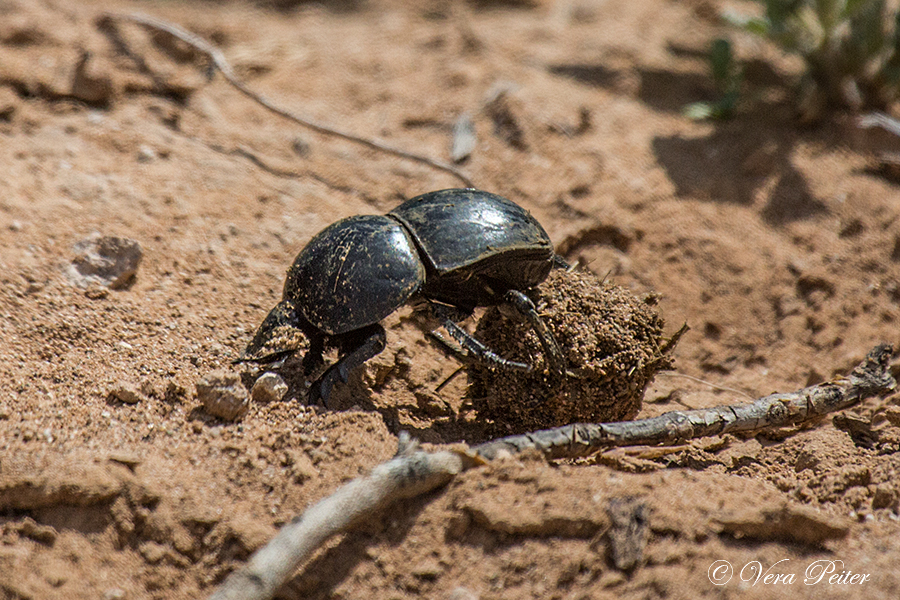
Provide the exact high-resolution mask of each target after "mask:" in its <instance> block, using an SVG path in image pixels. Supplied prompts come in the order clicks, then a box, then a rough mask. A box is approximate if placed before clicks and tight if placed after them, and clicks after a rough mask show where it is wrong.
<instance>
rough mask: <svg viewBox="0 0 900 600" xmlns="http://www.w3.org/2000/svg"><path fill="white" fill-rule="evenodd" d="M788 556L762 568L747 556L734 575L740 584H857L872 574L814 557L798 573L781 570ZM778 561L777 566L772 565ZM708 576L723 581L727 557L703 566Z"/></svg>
mask: <svg viewBox="0 0 900 600" xmlns="http://www.w3.org/2000/svg"><path fill="white" fill-rule="evenodd" d="M789 561H790V559H787V558H783V559H781V560H779V561H778V562H776V563H774V564H773V565H771V566H770V567H769V568H768V569H765V570H763V565H762V563H761V562H760V561H758V560H751V561H750V562H748V563H746V564H745V565H744V566H743V567H741V570H740V571H738V578H739V579H740V581H741V582H743V583H744V584H750V585H752V586H755V585H792V584H794V583H798V582H802V583H803V584H805V585H817V584H822V585H861V584H863V583H865V582H866V581H869V580H870V579H871V578H872V575H871V574H869V573H855V572H853V571H852V570H851V569H848V568H846V566H845V565H844V561H842V560H837V559H834V560H832V559H827V558H823V559H818V560H814V561H812V562H810V563H809V564H807V565H806V568H805V569H804V571H803V575H802V577H801V576H800V575H797V574H796V573H789V572H785V567H787V564H785V563H788V562H789ZM779 565H782V566H781V567H780V568H779V569H776V567H778V566H779ZM707 575H708V576H709V580H710V581H711V582H712V583H713V584H714V585H725V584H727V583H728V582H729V581H731V579H732V577H733V576H734V567H733V566H732V565H731V563H730V562H728V561H727V560H717V561H715V562H714V563H712V564H711V565H710V566H709V569H708V570H707Z"/></svg>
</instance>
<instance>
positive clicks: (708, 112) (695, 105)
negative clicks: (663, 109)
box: [682, 102, 714, 121]
mask: <svg viewBox="0 0 900 600" xmlns="http://www.w3.org/2000/svg"><path fill="white" fill-rule="evenodd" d="M682 112H683V113H684V116H686V117H687V118H688V119H691V120H692V121H703V120H705V119H709V118H710V117H712V116H713V112H714V111H713V105H712V103H710V102H691V103H690V104H688V105H687V106H685V107H684V109H683V110H682Z"/></svg>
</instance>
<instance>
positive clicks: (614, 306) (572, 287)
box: [468, 270, 672, 433]
mask: <svg viewBox="0 0 900 600" xmlns="http://www.w3.org/2000/svg"><path fill="white" fill-rule="evenodd" d="M535 300H536V305H537V309H538V313H540V314H541V315H542V317H543V318H544V320H545V322H546V323H547V326H548V327H549V329H550V331H552V332H553V334H554V336H555V337H556V340H557V342H558V343H559V345H560V347H561V348H562V350H563V354H564V355H565V357H566V360H567V362H568V368H569V370H570V372H571V373H572V374H571V375H570V376H568V377H567V378H566V379H565V380H564V381H561V380H560V378H559V377H558V376H556V375H555V374H551V373H550V372H549V371H548V370H547V362H546V359H545V357H544V354H543V351H542V349H541V345H540V342H539V341H538V339H537V336H536V335H535V334H534V332H533V331H531V330H530V328H528V326H527V325H525V324H523V323H520V322H517V321H514V320H512V319H510V318H508V317H505V316H504V315H503V314H501V312H500V311H499V310H498V309H496V308H492V309H490V310H488V311H487V312H486V313H485V314H484V316H483V317H482V318H481V320H480V321H479V322H478V327H477V329H476V332H475V337H477V338H478V339H479V340H481V341H482V342H484V343H485V344H486V345H487V346H488V347H490V348H492V349H494V351H495V352H498V353H499V354H500V355H501V356H503V357H505V358H508V359H511V360H516V361H521V362H525V363H527V364H531V365H533V366H534V370H533V371H532V372H531V373H522V372H519V371H513V370H508V369H494V368H487V367H485V366H483V365H481V364H477V363H476V364H473V365H472V366H470V367H469V371H468V373H469V381H470V394H471V396H472V401H473V404H474V406H475V409H476V411H477V412H478V415H479V416H480V417H484V418H486V419H490V420H492V421H493V422H494V423H495V425H496V429H497V430H498V433H501V432H502V433H507V432H509V433H521V432H525V431H533V430H536V429H544V428H549V427H557V426H560V425H567V424H569V423H575V422H595V423H600V422H607V421H621V420H628V419H632V418H634V416H635V415H636V414H637V413H638V411H639V410H640V409H641V403H642V400H643V395H644V390H645V389H646V387H647V385H648V384H649V383H650V382H651V381H652V380H653V377H654V375H655V374H656V372H657V371H660V370H663V369H669V368H671V366H672V359H671V357H670V356H668V354H664V353H663V351H662V347H663V343H664V342H663V339H662V333H663V320H662V318H661V317H660V316H659V313H658V312H657V310H656V308H655V298H653V297H648V298H646V299H644V300H641V299H639V298H636V297H635V296H634V295H632V294H631V293H629V292H628V291H627V290H625V289H624V288H621V287H618V286H614V285H610V284H606V283H604V282H602V281H601V280H600V279H599V278H598V277H596V276H594V275H592V274H589V273H581V272H577V271H564V270H557V271H554V272H553V273H551V274H550V277H548V278H547V280H546V281H545V282H544V283H543V284H542V285H541V286H540V287H539V288H538V290H537V295H536V297H535Z"/></svg>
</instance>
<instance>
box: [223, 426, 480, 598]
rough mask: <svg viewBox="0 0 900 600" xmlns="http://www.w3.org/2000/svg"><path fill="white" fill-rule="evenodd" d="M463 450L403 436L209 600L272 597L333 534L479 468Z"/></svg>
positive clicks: (295, 521) (286, 530)
mask: <svg viewBox="0 0 900 600" xmlns="http://www.w3.org/2000/svg"><path fill="white" fill-rule="evenodd" d="M479 462H483V461H479V460H478V459H477V458H475V457H473V456H469V455H467V454H464V453H461V452H451V451H446V450H443V451H439V452H433V453H429V452H424V451H422V450H420V449H419V448H418V445H417V444H416V443H415V442H410V440H409V436H408V435H401V437H400V448H399V450H398V452H397V455H396V456H395V457H394V458H393V459H391V460H389V461H388V462H386V463H382V464H380V465H378V466H377V467H375V468H374V469H373V470H372V472H371V473H370V474H368V475H366V476H365V477H360V478H359V479H354V480H353V481H351V482H350V483H348V484H346V485H344V486H343V487H341V488H339V489H338V490H337V491H336V492H335V493H334V494H332V495H331V496H329V497H327V498H325V499H323V500H320V501H319V502H318V503H316V504H314V505H313V506H311V507H310V508H308V509H307V510H306V512H305V513H303V514H302V515H300V516H299V517H296V518H295V519H293V520H292V521H291V522H290V523H288V524H287V525H285V526H284V527H282V528H281V531H279V532H278V534H277V535H276V536H275V537H274V538H273V539H272V541H270V542H269V543H268V544H266V545H265V546H264V547H263V548H261V549H260V550H258V551H257V552H256V553H255V554H254V555H253V556H251V557H250V561H249V562H248V563H247V564H246V565H244V567H243V568H241V569H240V570H238V571H235V572H234V573H232V574H231V575H229V577H228V579H226V580H225V582H224V583H223V584H222V585H221V586H220V587H219V589H218V590H216V592H215V593H214V594H213V595H212V596H211V597H210V600H238V599H240V600H257V599H259V600H261V599H263V598H271V597H272V596H274V595H275V592H276V591H278V588H279V587H280V586H281V585H282V584H283V583H284V582H285V581H287V580H288V578H290V576H291V575H292V574H293V572H294V571H295V570H296V568H297V566H298V565H299V564H300V563H301V562H303V560H304V559H306V558H307V557H308V556H309V555H310V554H312V553H313V552H314V551H315V550H317V549H318V548H319V546H321V545H322V544H323V543H324V542H325V540H327V539H328V538H330V537H331V536H333V535H335V534H338V533H343V532H344V531H346V530H347V529H349V528H350V527H352V526H353V525H354V524H355V523H358V522H359V521H361V520H363V519H364V518H366V517H370V516H371V515H372V514H373V513H375V512H377V511H379V510H381V509H382V508H384V507H386V506H388V505H389V504H391V503H393V502H396V501H397V500H401V499H403V498H413V497H415V496H419V495H421V494H424V493H426V492H429V491H431V490H433V489H435V488H438V487H440V486H442V485H444V484H446V483H447V482H449V481H450V480H451V479H453V477H454V476H455V475H456V474H457V473H459V472H461V471H462V470H463V469H466V468H469V467H471V466H474V465H475V464H478V463H479Z"/></svg>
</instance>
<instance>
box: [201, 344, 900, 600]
mask: <svg viewBox="0 0 900 600" xmlns="http://www.w3.org/2000/svg"><path fill="white" fill-rule="evenodd" d="M892 354H893V349H892V348H891V346H889V345H887V344H882V345H880V346H876V347H875V348H873V349H872V350H871V351H870V352H869V354H868V355H867V356H866V358H865V360H864V361H863V362H862V363H860V364H859V365H858V366H857V367H856V368H855V369H853V371H852V372H851V373H850V375H849V376H847V377H842V378H840V379H837V380H835V381H831V382H827V383H821V384H819V385H814V386H810V387H807V388H804V389H802V390H799V391H797V392H794V393H790V394H773V395H771V396H766V397H765V398H761V399H759V400H757V401H755V402H751V403H747V404H737V405H734V406H719V407H715V408H709V409H698V410H688V411H674V412H670V413H666V414H664V415H660V416H658V417H654V418H651V419H641V420H638V421H626V422H621V423H604V424H576V425H568V426H566V427H559V428H556V429H549V430H546V431H538V432H534V433H530V434H526V435H520V436H511V437H507V438H502V439H499V440H495V441H493V442H487V443H485V444H481V445H479V446H475V447H474V448H472V453H462V452H448V451H439V452H434V453H427V452H423V451H421V450H419V449H418V448H417V447H416V446H415V444H411V443H410V442H409V438H408V436H405V435H402V434H401V437H400V450H399V452H398V454H397V456H396V457H395V458H393V459H392V460H390V461H388V462H386V463H383V464H381V465H379V466H377V467H375V469H374V470H373V471H372V473H371V474H369V475H367V476H365V477H362V478H359V479H355V480H353V481H351V482H350V483H348V484H346V485H345V486H343V487H342V488H340V489H338V490H337V491H336V492H335V493H334V494H333V495H331V496H329V497H328V498H325V499H324V500H321V501H320V502H318V503H317V504H315V505H313V506H312V507H311V508H309V509H308V510H307V511H306V512H305V513H304V514H303V515H301V516H300V517H298V518H296V519H294V520H293V521H291V522H290V523H289V524H287V525H285V526H284V528H282V530H281V531H280V532H279V533H278V535H276V536H275V538H274V539H273V540H272V541H271V542H269V544H267V545H266V546H265V547H263V548H261V549H260V550H258V551H257V552H256V553H255V554H254V555H253V556H252V557H251V558H250V561H249V562H248V563H247V565H245V566H244V567H243V568H241V569H240V570H238V571H236V572H234V573H232V574H231V575H230V576H229V577H228V579H226V580H225V582H224V583H223V584H222V586H221V587H220V588H219V589H218V590H217V591H216V592H215V593H214V594H213V595H212V596H211V598H210V600H226V599H237V598H240V599H241V600H264V599H268V598H271V597H272V596H273V595H274V594H275V592H276V591H277V590H278V588H279V587H280V586H281V585H282V584H283V583H284V582H285V581H287V580H288V579H289V578H290V577H291V575H292V574H293V572H294V570H295V569H296V567H297V566H298V565H299V564H300V563H301V562H302V561H303V560H304V559H305V558H307V557H308V556H309V555H310V554H311V553H312V552H313V551H315V550H316V549H317V548H318V547H319V546H320V545H321V544H322V543H323V542H324V541H325V540H326V539H328V538H329V537H331V536H332V535H336V534H338V533H342V532H345V531H347V529H348V528H349V527H351V526H352V525H353V524H354V523H358V522H359V521H361V520H363V519H364V518H366V517H368V516H370V515H371V514H373V513H374V512H376V511H378V510H380V509H383V508H385V507H386V506H388V505H389V504H390V503H392V502H394V501H397V500H400V499H403V498H412V497H414V496H417V495H420V494H424V493H426V492H428V491H431V490H433V489H435V488H438V487H440V486H442V485H444V484H446V483H448V482H449V481H450V480H451V479H452V478H453V477H454V476H455V475H456V474H458V473H460V472H461V471H463V470H465V469H467V468H471V467H473V466H475V465H478V464H483V462H484V461H483V460H479V459H480V458H486V459H491V458H494V457H496V456H498V455H500V454H502V453H504V452H509V453H516V452H521V451H523V450H526V449H531V448H537V449H538V450H540V451H541V452H543V453H544V455H545V456H547V457H548V458H571V457H579V456H585V455H587V454H591V453H593V452H598V451H600V450H602V449H603V448H608V447H612V446H624V445H641V444H666V443H677V442H681V441H683V440H686V439H688V438H693V437H701V436H707V435H716V434H721V433H727V432H734V431H756V430H761V429H764V428H768V427H775V426H783V425H791V424H797V423H801V422H803V421H806V420H809V419H812V418H814V417H818V416H821V415H824V414H827V413H829V412H833V411H837V410H842V409H844V408H848V407H849V406H852V405H853V404H856V403H857V402H859V401H860V400H863V399H865V398H869V397H872V396H878V395H883V394H885V393H886V392H888V391H890V390H893V389H894V387H895V385H896V382H895V381H894V378H893V377H892V376H891V374H890V371H889V370H888V366H889V362H890V358H891V355H892Z"/></svg>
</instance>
